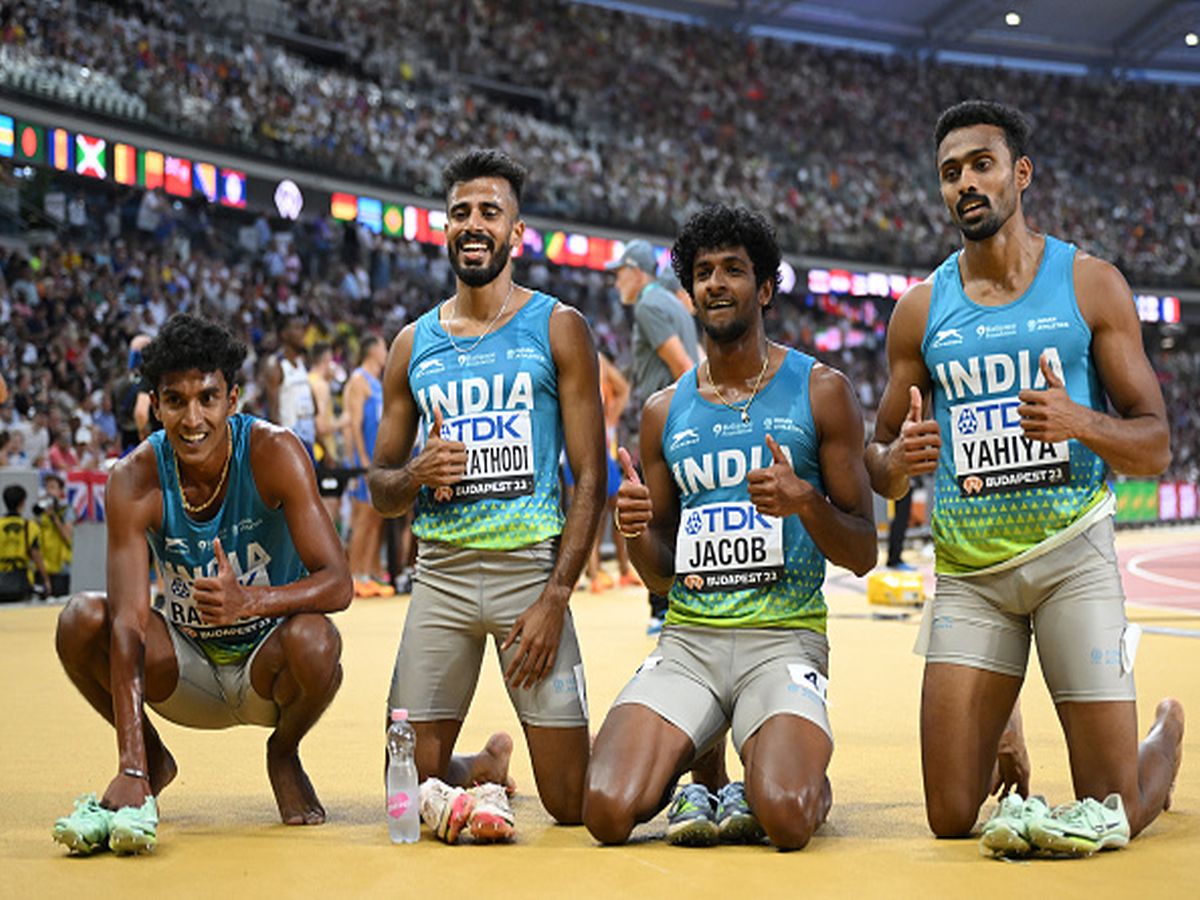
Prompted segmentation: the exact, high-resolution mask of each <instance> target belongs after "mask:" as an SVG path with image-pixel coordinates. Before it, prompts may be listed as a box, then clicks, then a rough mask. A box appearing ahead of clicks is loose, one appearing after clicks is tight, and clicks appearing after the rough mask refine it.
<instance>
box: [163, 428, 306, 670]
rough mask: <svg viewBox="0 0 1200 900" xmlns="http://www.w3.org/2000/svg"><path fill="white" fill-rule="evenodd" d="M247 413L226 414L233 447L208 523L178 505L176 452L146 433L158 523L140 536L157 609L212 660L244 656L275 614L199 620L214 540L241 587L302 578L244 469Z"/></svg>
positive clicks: (282, 523)
mask: <svg viewBox="0 0 1200 900" xmlns="http://www.w3.org/2000/svg"><path fill="white" fill-rule="evenodd" d="M254 422H255V419H254V417H253V416H247V415H243V414H241V413H239V414H237V415H234V416H230V417H229V431H230V436H231V437H232V439H233V451H232V456H231V457H230V460H229V487H228V488H227V489H226V491H225V499H224V500H223V501H222V502H221V507H220V509H218V510H217V514H216V515H215V516H213V518H211V519H209V520H208V521H207V522H200V521H197V520H195V519H193V518H192V517H191V516H189V515H188V514H187V511H186V510H184V508H183V498H182V496H181V495H180V493H179V479H178V478H177V477H176V470H175V451H174V450H173V449H172V448H171V444H170V442H169V441H168V440H167V439H166V432H164V431H156V432H155V433H154V434H152V435H150V438H149V441H150V445H151V446H152V447H153V448H154V454H155V457H156V458H157V461H158V483H159V485H160V486H161V487H162V497H163V514H162V527H161V528H159V530H157V531H148V532H147V533H146V539H147V540H148V541H149V542H150V550H151V551H152V552H153V554H154V561H155V564H156V565H157V567H158V580H159V585H160V586H161V590H162V597H161V600H160V601H159V602H160V604H161V605H160V606H159V611H160V612H161V613H162V615H163V618H165V619H166V620H167V624H169V625H170V626H171V627H172V628H174V629H175V630H177V631H178V632H179V633H180V634H182V635H183V636H184V637H185V638H187V639H188V640H189V641H191V642H192V643H194V644H195V645H196V646H197V647H199V648H200V650H202V651H203V652H204V655H205V656H207V657H208V658H209V660H211V661H212V662H213V663H214V664H216V665H226V664H231V663H237V662H240V661H241V660H243V659H245V658H246V657H247V656H249V655H250V653H251V652H252V651H253V650H254V648H255V647H257V646H258V645H259V643H260V642H261V641H262V640H263V639H264V638H265V637H266V636H267V635H268V634H270V633H271V629H272V628H273V627H274V626H275V623H276V622H277V621H278V619H274V618H263V617H255V618H249V619H240V620H239V621H237V622H234V623H233V624H232V625H205V624H204V622H203V621H202V620H201V618H200V612H199V610H198V609H197V608H196V604H195V601H194V600H193V599H192V588H193V587H194V585H195V582H196V579H197V578H204V577H210V576H213V575H216V573H217V560H216V557H215V556H214V555H213V539H214V538H220V539H221V546H222V547H223V548H224V550H225V555H226V556H228V557H229V564H230V565H231V566H232V567H233V571H234V574H236V575H237V579H238V581H239V582H241V583H242V584H244V585H248V586H253V587H266V586H268V585H273V584H291V583H292V582H293V581H299V580H300V579H301V578H304V577H306V576H307V575H308V570H307V569H305V568H304V563H303V562H301V561H300V554H299V553H297V552H296V546H295V544H293V543H292V535H291V532H289V531H288V526H287V520H286V518H285V517H284V514H283V510H282V509H275V508H272V507H270V506H267V505H266V504H265V503H263V500H262V497H260V496H259V494H258V487H257V485H255V483H254V472H253V471H252V470H251V468H250V433H251V431H252V430H253V428H254Z"/></svg>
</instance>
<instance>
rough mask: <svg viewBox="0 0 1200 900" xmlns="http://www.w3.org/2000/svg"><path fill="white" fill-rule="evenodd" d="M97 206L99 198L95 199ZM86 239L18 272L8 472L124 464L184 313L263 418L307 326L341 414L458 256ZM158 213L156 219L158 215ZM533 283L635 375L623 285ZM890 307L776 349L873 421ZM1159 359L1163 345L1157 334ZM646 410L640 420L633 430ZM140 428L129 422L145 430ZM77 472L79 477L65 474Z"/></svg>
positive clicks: (190, 236)
mask: <svg viewBox="0 0 1200 900" xmlns="http://www.w3.org/2000/svg"><path fill="white" fill-rule="evenodd" d="M85 189H86V191H87V193H86V194H85V193H84V190H85ZM76 199H78V200H79V201H80V202H81V203H82V204H83V207H84V209H85V216H84V219H83V224H82V225H78V226H73V227H72V228H66V227H64V229H63V231H62V233H61V234H60V235H59V236H58V239H57V240H55V241H53V242H51V243H49V244H47V245H45V246H42V247H36V248H33V249H32V251H31V254H26V253H24V252H22V251H21V250H19V249H12V250H8V251H4V252H3V254H2V255H0V269H2V273H0V274H2V276H3V278H2V281H0V372H3V373H4V374H5V377H6V380H7V381H8V386H9V395H10V396H9V399H8V401H7V402H6V403H5V404H3V406H0V430H2V431H3V432H5V435H4V438H3V439H4V440H5V443H4V445H3V449H0V464H5V463H7V464H13V465H20V464H27V465H32V466H34V467H38V468H43V467H48V468H56V469H63V468H75V467H89V466H100V465H103V463H104V461H105V460H106V459H110V458H113V457H115V456H116V455H118V454H119V453H120V450H121V442H120V431H121V428H122V423H121V422H120V421H119V420H120V419H121V418H122V417H124V418H125V419H128V416H129V410H128V409H127V408H126V409H123V408H122V401H123V398H122V397H121V396H119V393H120V390H119V387H118V385H119V384H120V382H121V379H122V376H123V375H124V374H125V373H126V372H127V371H128V360H129V344H130V341H131V340H132V339H133V338H134V337H135V336H136V335H138V334H150V335H153V334H154V333H155V332H156V331H157V329H158V327H159V326H160V325H161V324H162V323H163V322H164V321H165V320H166V318H167V317H168V316H169V315H170V314H171V313H173V312H176V311H190V312H198V313H200V314H205V315H210V316H216V317H219V318H221V319H222V320H224V321H227V322H229V323H231V325H232V326H233V327H234V328H235V330H236V332H237V333H238V335H239V336H240V337H241V338H242V339H243V340H245V341H246V343H247V344H248V346H249V347H250V348H251V353H250V355H249V357H248V359H247V362H246V369H245V371H244V372H243V379H244V382H245V385H246V389H245V393H244V403H245V406H246V407H247V408H248V409H250V410H253V411H256V412H260V413H261V412H263V411H264V409H265V407H264V405H263V404H264V401H263V396H262V392H261V388H260V384H261V369H262V366H263V364H264V363H265V361H266V359H267V358H268V357H269V356H270V355H271V354H272V353H274V352H275V351H276V350H277V349H278V340H279V335H278V331H279V328H280V327H281V325H282V323H283V321H284V320H285V319H286V317H288V316H290V315H293V314H302V315H304V316H305V317H306V318H307V321H308V328H307V333H306V338H305V342H306V344H307V346H308V347H310V348H311V347H312V346H314V345H316V344H318V343H322V344H329V345H331V347H332V350H333V355H334V365H333V367H332V368H333V372H334V373H335V374H334V376H333V393H334V396H335V397H336V396H337V395H338V394H339V393H340V389H341V387H342V385H343V384H344V382H345V379H346V377H347V375H348V373H349V372H350V371H351V370H352V369H353V367H354V366H355V365H356V364H357V362H358V358H357V347H358V343H359V341H360V340H361V339H362V338H363V337H365V336H366V335H368V334H380V335H382V336H384V338H385V339H387V340H390V339H391V337H392V336H394V335H395V334H396V333H397V332H398V331H399V329H400V328H401V327H402V326H403V324H404V323H405V322H407V321H410V320H411V319H413V318H415V317H417V316H419V315H420V314H421V313H422V312H424V311H425V310H426V309H428V308H430V307H431V306H432V305H433V304H434V303H436V302H438V301H439V300H440V299H442V298H444V297H446V296H449V295H450V294H451V293H452V291H453V275H452V273H451V271H450V268H449V265H448V263H447V261H446V259H445V254H444V251H443V250H441V249H440V248H436V247H426V246H421V245H419V244H415V243H409V242H406V241H403V240H394V239H391V238H388V237H386V236H381V235H375V234H372V233H371V232H370V231H368V230H367V229H365V228H363V227H362V226H355V225H348V226H347V225H343V224H341V223H337V222H334V221H332V220H330V219H328V218H316V219H313V220H310V221H307V222H304V223H298V224H291V225H289V226H288V227H287V228H286V230H275V228H276V227H279V228H282V227H283V224H282V223H279V222H277V223H276V224H275V227H273V226H272V224H271V223H269V222H268V221H267V219H266V218H265V217H263V216H259V217H257V218H253V217H250V216H240V215H235V214H232V213H226V214H224V215H222V216H220V217H210V215H209V212H208V210H207V209H206V207H204V206H203V205H200V204H197V205H189V204H183V203H167V202H165V201H164V200H162V198H161V197H160V195H159V194H158V193H157V192H152V193H149V194H147V193H143V192H141V191H139V190H136V189H125V190H123V191H120V192H118V191H114V190H112V189H111V188H109V187H106V186H100V185H92V184H89V185H86V186H85V188H84V189H80V190H78V191H77V193H76ZM150 201H154V202H150ZM517 273H518V279H519V280H521V281H522V282H524V283H527V284H530V285H533V286H536V287H538V288H540V289H542V290H546V291H548V292H550V293H552V294H554V295H556V296H559V297H561V298H562V299H563V300H565V301H566V302H568V303H571V304H573V305H575V306H577V307H579V308H580V309H581V310H583V311H584V313H585V314H586V315H587V317H588V319H589V321H590V322H591V323H592V327H593V330H594V331H595V333H596V337H597V342H598V344H599V346H600V347H601V349H602V350H603V351H604V352H605V353H606V354H607V355H608V356H609V357H610V358H611V359H613V360H614V362H616V364H617V365H618V367H620V368H622V369H625V370H626V371H628V370H629V368H630V365H631V356H630V352H631V351H630V328H631V324H630V321H629V311H628V309H627V308H625V307H622V306H621V304H620V302H619V298H618V297H617V295H616V291H615V288H614V287H613V286H612V283H611V277H606V276H605V274H604V273H601V272H596V271H590V270H586V269H576V268H566V267H559V266H554V265H550V264H547V263H545V262H542V261H536V260H528V259H519V260H518V261H517ZM889 306H890V301H878V300H867V301H853V300H843V299H838V298H827V297H813V296H810V295H807V294H805V293H803V292H799V293H795V294H790V295H784V296H782V297H781V298H780V299H779V302H777V303H776V304H775V305H774V308H773V309H772V310H770V311H769V320H768V321H769V327H770V328H771V329H772V332H773V337H775V338H777V339H779V340H782V341H784V342H785V343H788V344H791V345H794V346H798V347H802V348H805V349H807V350H809V351H810V352H814V353H815V354H816V355H817V356H818V357H823V358H824V359H826V361H829V362H831V363H833V364H835V365H837V366H838V367H839V368H841V369H843V370H844V371H846V372H847V374H848V375H849V376H850V378H851V380H852V381H853V383H854V384H855V385H856V387H857V390H858V393H859V399H860V402H861V403H862V406H863V408H864V409H865V410H866V411H867V412H868V413H870V412H871V411H872V410H873V408H874V406H875V403H876V402H877V400H878V397H879V394H880V391H881V389H882V385H883V382H884V380H885V378H886V372H885V370H884V365H883V354H882V352H881V351H882V331H883V326H884V323H885V320H886V314H887V312H888V307H889ZM1147 339H1148V340H1149V341H1151V346H1154V345H1155V344H1157V341H1158V338H1157V335H1156V333H1155V332H1153V331H1152V330H1151V329H1150V327H1149V326H1147ZM1153 359H1154V362H1155V365H1156V369H1157V371H1158V372H1159V374H1160V379H1161V380H1162V383H1163V389H1164V394H1165V396H1166V398H1167V402H1168V406H1169V409H1170V413H1171V416H1170V418H1171V422H1172V425H1173V428H1174V429H1175V437H1174V441H1173V446H1174V447H1175V456H1174V463H1173V467H1172V470H1171V473H1170V475H1171V477H1175V478H1181V479H1187V480H1193V481H1194V480H1197V479H1200V420H1198V419H1197V417H1196V415H1195V410H1194V409H1193V406H1194V403H1193V401H1194V398H1195V397H1196V396H1197V395H1198V394H1200V351H1197V350H1196V349H1194V348H1193V347H1191V345H1189V344H1187V342H1186V335H1185V337H1184V339H1183V342H1182V345H1181V346H1179V347H1176V348H1174V349H1172V350H1169V351H1167V350H1157V351H1156V352H1155V354H1154V356H1153ZM636 414H637V411H636V410H630V415H629V417H628V421H629V423H630V424H631V425H632V424H633V423H634V422H635V421H636ZM127 424H128V423H126V426H127ZM64 461H65V464H64Z"/></svg>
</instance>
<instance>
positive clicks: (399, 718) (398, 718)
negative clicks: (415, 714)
mask: <svg viewBox="0 0 1200 900" xmlns="http://www.w3.org/2000/svg"><path fill="white" fill-rule="evenodd" d="M392 721H393V722H406V721H408V710H407V709H393V710H392Z"/></svg>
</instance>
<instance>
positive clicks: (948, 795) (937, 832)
mask: <svg viewBox="0 0 1200 900" xmlns="http://www.w3.org/2000/svg"><path fill="white" fill-rule="evenodd" d="M925 818H926V819H927V821H928V822H929V829H930V830H931V831H932V832H933V833H934V836H936V837H940V838H956V837H966V836H967V835H969V834H970V833H971V829H972V828H974V827H975V821H976V819H978V818H979V802H978V801H977V800H975V799H974V798H973V797H969V796H967V795H966V794H965V793H961V792H954V791H938V792H932V793H927V794H926V796H925Z"/></svg>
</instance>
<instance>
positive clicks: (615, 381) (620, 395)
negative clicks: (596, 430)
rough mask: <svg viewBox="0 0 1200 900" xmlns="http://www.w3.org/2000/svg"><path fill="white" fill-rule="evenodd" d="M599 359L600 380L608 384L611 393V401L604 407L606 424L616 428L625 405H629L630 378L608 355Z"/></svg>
mask: <svg viewBox="0 0 1200 900" xmlns="http://www.w3.org/2000/svg"><path fill="white" fill-rule="evenodd" d="M599 360H600V380H601V382H602V383H603V384H605V385H607V386H608V393H609V401H608V403H607V404H605V407H604V424H605V425H608V426H609V427H610V428H615V427H616V425H617V423H618V422H620V421H621V413H623V412H625V407H626V406H628V405H629V394H630V388H629V379H627V378H626V377H625V376H624V375H622V374H621V370H620V369H618V368H617V367H616V366H615V365H613V364H612V363H611V362H609V361H608V357H606V356H603V355H601V356H600V357H599Z"/></svg>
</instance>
